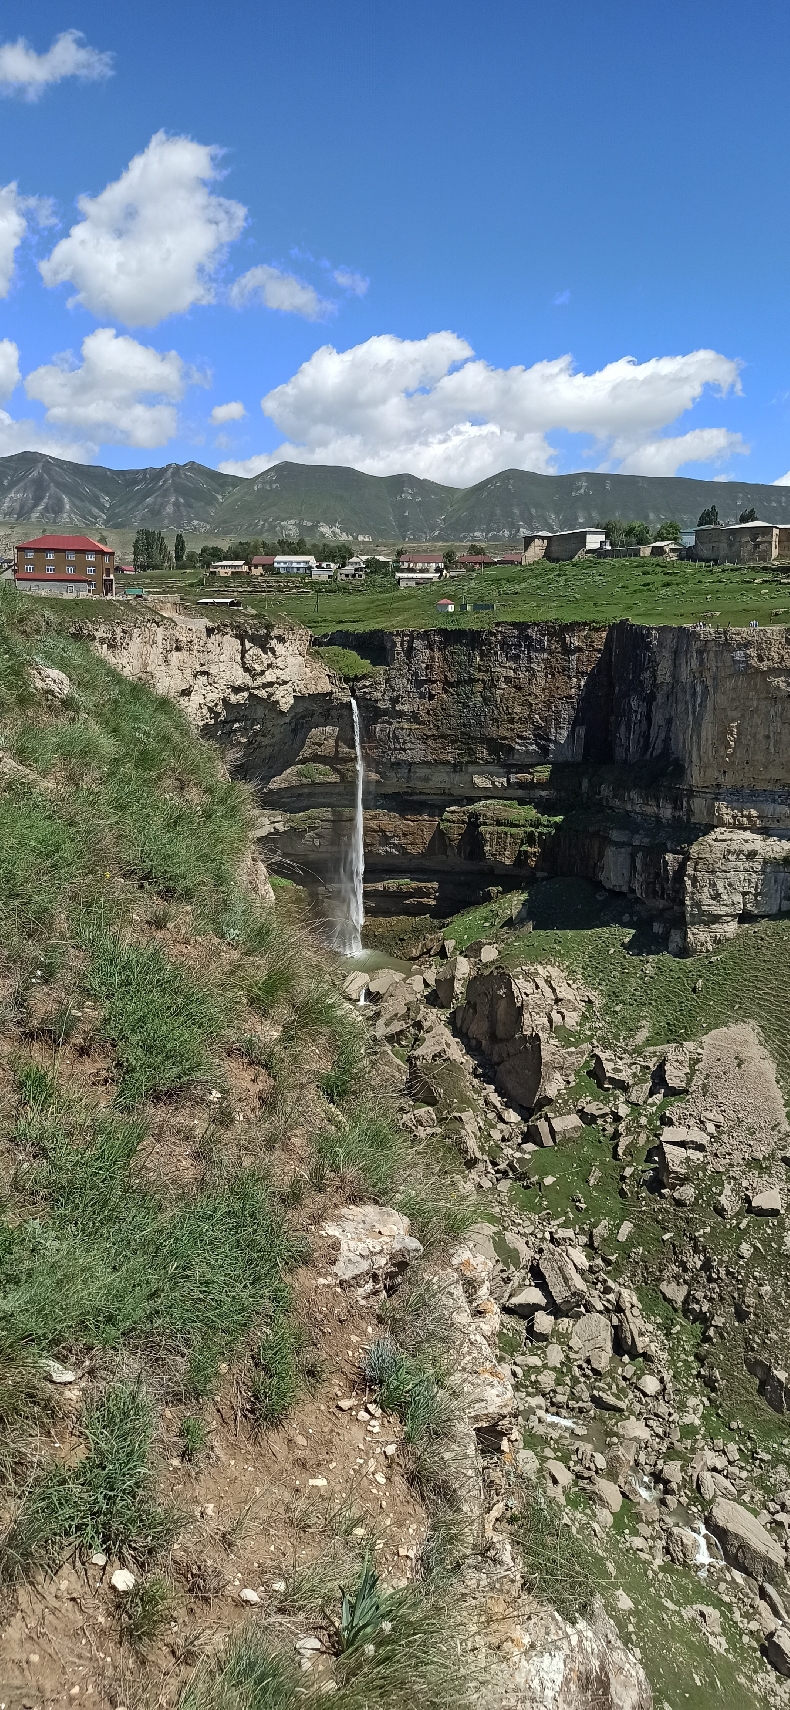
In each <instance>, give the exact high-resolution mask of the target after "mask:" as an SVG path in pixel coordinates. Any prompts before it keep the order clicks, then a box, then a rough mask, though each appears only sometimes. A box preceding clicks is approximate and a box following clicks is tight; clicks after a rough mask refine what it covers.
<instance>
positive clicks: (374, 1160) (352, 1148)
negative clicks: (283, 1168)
mask: <svg viewBox="0 0 790 1710" xmlns="http://www.w3.org/2000/svg"><path fill="white" fill-rule="evenodd" d="M405 1150H406V1149H405V1145H404V1141H403V1137H402V1135H401V1133H400V1131H399V1130H398V1129H397V1128H396V1127H395V1125H394V1123H393V1122H392V1121H391V1120H390V1118H389V1116H388V1115H387V1114H386V1112H385V1113H381V1112H380V1111H378V1110H377V1109H376V1107H375V1104H374V1103H372V1102H371V1103H370V1104H368V1103H367V1102H365V1103H363V1104H362V1105H361V1107H360V1108H359V1109H357V1110H356V1111H353V1112H352V1113H351V1114H350V1115H349V1116H348V1117H345V1118H342V1119H341V1121H340V1122H339V1123H338V1124H337V1125H336V1126H335V1127H333V1128H325V1129H323V1130H322V1131H320V1132H319V1133H318V1134H316V1135H315V1136H314V1138H313V1152H314V1167H313V1176H314V1180H315V1182H316V1185H320V1184H321V1183H323V1182H324V1181H325V1179H326V1176H327V1174H331V1175H337V1176H343V1177H344V1178H345V1179H346V1180H347V1181H348V1182H349V1184H350V1185H351V1186H352V1187H353V1186H354V1184H356V1185H357V1187H358V1188H359V1189H362V1190H364V1191H365V1192H366V1193H372V1194H374V1195H379V1194H382V1195H386V1193H387V1191H388V1190H389V1189H390V1188H392V1187H393V1185H394V1184H395V1182H396V1180H397V1177H398V1174H399V1173H400V1171H401V1170H402V1168H403V1167H404V1164H405Z"/></svg>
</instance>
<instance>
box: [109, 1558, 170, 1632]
mask: <svg viewBox="0 0 790 1710" xmlns="http://www.w3.org/2000/svg"><path fill="white" fill-rule="evenodd" d="M172 1613H173V1588H172V1586H171V1585H169V1584H168V1582H167V1580H166V1579H164V1578H163V1577H162V1575H161V1574H152V1575H151V1577H150V1579H143V1580H138V1581H137V1583H136V1584H135V1585H134V1586H133V1587H132V1590H131V1591H130V1592H129V1595H128V1597H127V1598H126V1599H125V1602H124V1606H123V1610H122V1614H121V1629H122V1632H123V1634H124V1637H125V1638H127V1639H128V1640H129V1642H130V1644H132V1645H133V1646H134V1648H135V1650H142V1649H143V1648H144V1647H145V1645H149V1644H151V1642H152V1640H153V1639H155V1638H157V1636H158V1634H159V1633H160V1632H161V1630H162V1628H163V1627H164V1625H165V1623H166V1622H167V1621H169V1620H170V1617H171V1615H172Z"/></svg>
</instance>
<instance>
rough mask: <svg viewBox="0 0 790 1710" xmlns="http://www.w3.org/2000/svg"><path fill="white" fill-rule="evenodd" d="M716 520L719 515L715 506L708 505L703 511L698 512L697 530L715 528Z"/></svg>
mask: <svg viewBox="0 0 790 1710" xmlns="http://www.w3.org/2000/svg"><path fill="white" fill-rule="evenodd" d="M718 520H719V513H718V511H717V509H716V506H715V505H708V506H707V507H706V509H705V510H704V511H700V514H699V518H698V520H697V528H715V527H716V524H717V522H718Z"/></svg>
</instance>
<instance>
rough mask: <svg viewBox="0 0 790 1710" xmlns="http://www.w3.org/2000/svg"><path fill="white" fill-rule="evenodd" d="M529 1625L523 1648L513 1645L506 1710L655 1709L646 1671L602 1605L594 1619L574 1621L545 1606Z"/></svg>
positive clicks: (501, 1701) (504, 1699)
mask: <svg viewBox="0 0 790 1710" xmlns="http://www.w3.org/2000/svg"><path fill="white" fill-rule="evenodd" d="M524 1629H525V1631H524V1649H523V1651H521V1652H519V1650H518V1649H517V1648H514V1657H513V1660H512V1661H511V1663H510V1666H509V1668H508V1670H507V1672H508V1674H509V1675H510V1676H511V1678H512V1684H513V1691H512V1696H511V1695H510V1694H508V1693H507V1691H506V1690H505V1691H503V1692H502V1696H501V1697H498V1698H497V1704H498V1705H501V1706H503V1707H506V1710H592V1707H593V1706H595V1710H652V1707H653V1694H652V1691H651V1689H650V1684H649V1682H648V1679H647V1676H646V1674H645V1672H644V1669H643V1668H642V1666H641V1664H640V1663H638V1662H637V1660H636V1657H634V1656H632V1654H631V1652H630V1651H629V1650H627V1649H626V1647H625V1645H624V1644H623V1642H622V1640H621V1638H620V1636H619V1633H618V1632H617V1628H616V1627H615V1625H614V1622H613V1621H610V1620H609V1618H608V1616H606V1615H605V1614H604V1612H603V1608H602V1607H598V1608H597V1609H596V1613H595V1615H594V1616H593V1618H592V1619H591V1620H590V1621H577V1622H574V1623H573V1624H571V1623H570V1622H567V1621H563V1620H562V1619H561V1618H560V1616H559V1615H557V1614H555V1613H554V1612H553V1611H543V1610H541V1611H539V1612H537V1613H536V1614H534V1615H533V1616H532V1619H531V1620H529V1622H527V1621H525V1622H524ZM528 1639H529V1640H530V1641H531V1642H530V1643H527V1640H528ZM503 1673H504V1670H503ZM502 1684H503V1687H504V1684H505V1683H504V1681H503V1682H502Z"/></svg>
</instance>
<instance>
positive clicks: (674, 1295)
mask: <svg viewBox="0 0 790 1710" xmlns="http://www.w3.org/2000/svg"><path fill="white" fill-rule="evenodd" d="M658 1288H659V1293H660V1294H662V1295H663V1296H664V1299H665V1300H668V1301H669V1304H670V1306H674V1308H675V1311H676V1312H679V1311H680V1309H681V1307H682V1305H683V1302H684V1300H685V1299H686V1296H687V1294H688V1291H689V1289H688V1283H682V1282H676V1281H675V1280H674V1278H673V1277H662V1278H661V1281H660V1283H659V1285H658Z"/></svg>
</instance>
